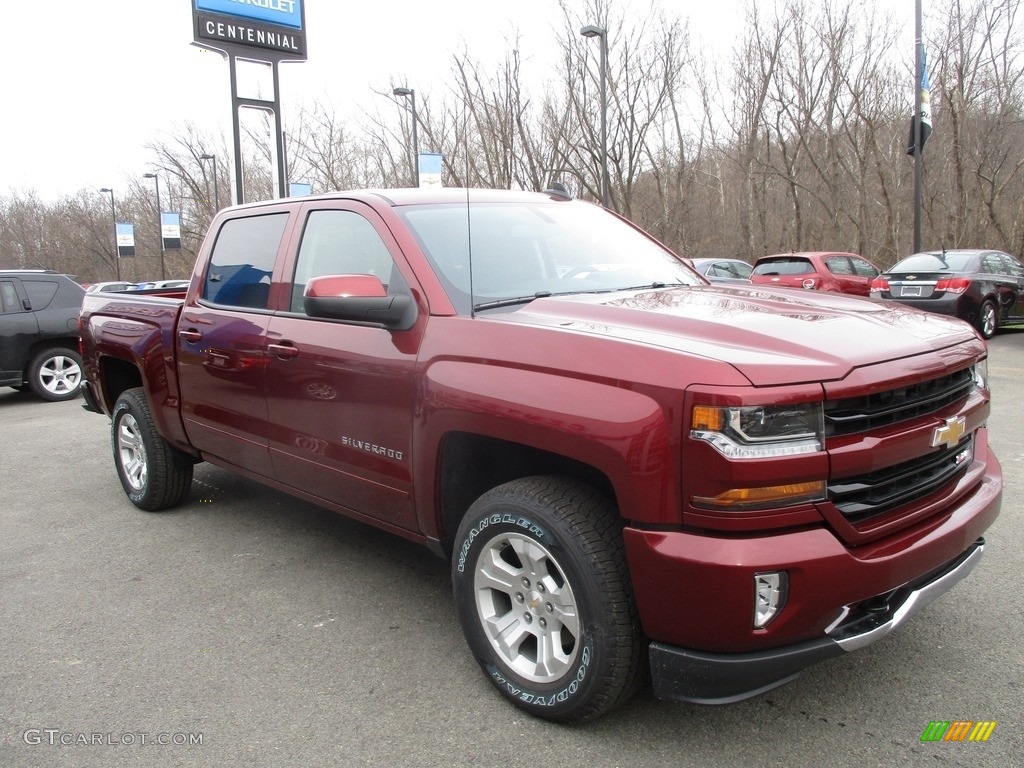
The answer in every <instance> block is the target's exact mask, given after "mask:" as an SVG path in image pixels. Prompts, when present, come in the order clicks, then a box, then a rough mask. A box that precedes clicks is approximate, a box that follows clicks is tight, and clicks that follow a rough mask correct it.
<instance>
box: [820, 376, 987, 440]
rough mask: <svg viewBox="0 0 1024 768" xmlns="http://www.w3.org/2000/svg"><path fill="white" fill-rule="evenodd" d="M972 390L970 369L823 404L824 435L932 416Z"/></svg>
mask: <svg viewBox="0 0 1024 768" xmlns="http://www.w3.org/2000/svg"><path fill="white" fill-rule="evenodd" d="M973 388H974V374H973V371H972V370H971V369H970V368H965V369H963V370H961V371H957V372H956V373H951V374H948V375H946V376H940V377H939V378H937V379H930V380H928V381H924V382H920V383H917V384H911V385H910V386H906V387H900V388H899V389H890V390H887V391H885V392H876V393H874V394H871V395H865V396H863V397H849V398H844V399H842V400H830V401H827V402H826V403H825V434H826V435H828V436H830V437H832V436H836V435H850V434H855V433H858V432H868V431H870V430H872V429H878V428H879V427H885V426H888V425H890V424H898V423H900V422H903V421H909V420H910V419H915V418H917V417H919V416H926V415H928V414H931V413H935V412H937V411H939V410H941V409H943V408H945V407H946V406H948V405H950V404H951V403H955V402H957V401H958V400H960V399H962V398H966V397H967V396H968V395H969V394H970V392H971V390H972V389H973Z"/></svg>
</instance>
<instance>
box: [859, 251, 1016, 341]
mask: <svg viewBox="0 0 1024 768" xmlns="http://www.w3.org/2000/svg"><path fill="white" fill-rule="evenodd" d="M871 296H872V297H873V298H878V299H892V300H893V301H898V302H900V303H901V304H906V305H907V306H910V307H917V308H918V309H926V310H929V311H931V312H938V313H939V314H942V315H952V316H953V317H959V318H960V319H961V320H966V321H967V322H969V323H970V324H971V325H973V326H974V327H975V328H977V329H978V332H979V333H980V334H981V335H982V336H983V337H985V338H986V339H990V338H992V335H993V334H994V333H995V332H996V330H998V328H999V326H1001V325H1006V324H1008V323H1019V322H1024V266H1021V263H1020V262H1019V261H1017V260H1016V259H1015V258H1013V257H1012V256H1011V255H1010V254H1008V253H1003V252H1002V251H989V250H981V249H972V250H955V251H929V252H927V253H915V254H914V255H913V256H908V257H907V258H905V259H903V261H900V262H899V263H897V264H896V265H895V266H893V267H890V268H889V269H888V270H886V271H885V272H883V273H882V274H880V275H879V276H878V277H877V278H875V279H874V281H872V283H871Z"/></svg>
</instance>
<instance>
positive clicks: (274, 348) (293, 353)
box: [267, 343, 299, 360]
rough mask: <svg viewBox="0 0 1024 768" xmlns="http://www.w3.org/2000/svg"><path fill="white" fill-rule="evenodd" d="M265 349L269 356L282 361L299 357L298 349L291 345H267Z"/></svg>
mask: <svg viewBox="0 0 1024 768" xmlns="http://www.w3.org/2000/svg"><path fill="white" fill-rule="evenodd" d="M267 349H268V350H269V351H270V354H272V355H274V356H275V357H279V358H281V359H282V360H291V359H292V358H293V357H298V356H299V348H298V347H295V346H293V345H292V344H290V343H289V344H268V345H267Z"/></svg>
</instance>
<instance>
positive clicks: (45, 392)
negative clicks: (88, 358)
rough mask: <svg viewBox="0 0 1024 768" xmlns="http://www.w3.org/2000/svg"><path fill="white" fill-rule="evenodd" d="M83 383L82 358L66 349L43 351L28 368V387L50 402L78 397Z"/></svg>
mask: <svg viewBox="0 0 1024 768" xmlns="http://www.w3.org/2000/svg"><path fill="white" fill-rule="evenodd" d="M81 383H82V358H80V357H79V356H78V353H77V352H75V351H74V350H72V349H67V348H66V347H53V348H52V349H46V350H43V351H42V352H40V353H39V354H38V355H36V356H35V358H33V360H32V362H31V363H30V364H29V366H28V385H29V386H30V387H31V388H32V391H33V392H35V393H36V394H37V395H39V396H40V397H41V398H43V399H44V400H49V401H50V402H59V401H62V400H71V399H72V398H75V397H78V387H79V385H81Z"/></svg>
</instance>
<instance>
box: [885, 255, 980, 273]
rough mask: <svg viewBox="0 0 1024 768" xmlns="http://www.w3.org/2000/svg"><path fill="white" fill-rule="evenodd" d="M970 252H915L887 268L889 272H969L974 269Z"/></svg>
mask: <svg viewBox="0 0 1024 768" xmlns="http://www.w3.org/2000/svg"><path fill="white" fill-rule="evenodd" d="M973 258H974V257H973V254H970V253H956V252H952V253H941V252H939V253H915V254H914V255H913V256H907V258H905V259H904V260H903V261H901V262H899V263H898V264H896V265H895V266H893V267H891V268H890V269H889V271H890V272H969V271H972V269H974V266H973V264H972V263H971V261H972V259H973Z"/></svg>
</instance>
